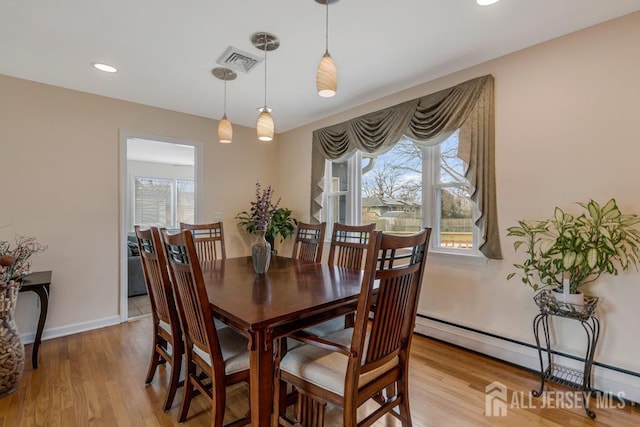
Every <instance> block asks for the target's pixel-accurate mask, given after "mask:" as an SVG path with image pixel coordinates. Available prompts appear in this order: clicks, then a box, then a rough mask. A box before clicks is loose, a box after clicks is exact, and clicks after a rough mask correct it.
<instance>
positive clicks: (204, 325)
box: [161, 230, 224, 375]
mask: <svg viewBox="0 0 640 427" xmlns="http://www.w3.org/2000/svg"><path fill="white" fill-rule="evenodd" d="M161 237H162V243H163V248H164V251H165V254H166V257H167V263H168V265H169V272H170V274H171V283H172V285H173V292H174V294H175V296H176V302H177V305H178V313H179V314H180V324H181V325H182V332H183V334H184V340H185V347H187V348H188V349H189V348H191V346H197V347H198V348H200V349H201V350H202V351H204V352H206V353H209V354H210V355H211V363H212V366H213V370H214V373H215V375H224V362H223V359H222V354H221V351H220V344H219V341H218V334H217V332H216V328H215V325H214V322H213V313H212V310H211V306H210V303H209V297H208V295H207V289H206V288H205V284H204V279H203V276H202V269H201V267H200V263H199V261H198V255H197V254H196V248H195V244H194V241H193V235H192V234H191V232H190V231H189V230H182V231H180V232H179V233H176V234H169V233H168V232H167V230H161Z"/></svg>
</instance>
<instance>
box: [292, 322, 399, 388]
mask: <svg viewBox="0 0 640 427" xmlns="http://www.w3.org/2000/svg"><path fill="white" fill-rule="evenodd" d="M352 334H353V328H348V329H344V330H342V331H340V332H336V333H333V334H330V335H327V336H325V337H324V338H325V339H327V340H329V341H333V342H335V343H338V344H342V345H346V346H350V345H351V336H352ZM368 341H369V339H368V336H367V342H368ZM366 346H367V343H365V348H366ZM363 359H364V358H363ZM347 363H348V357H347V356H345V355H344V354H342V353H338V352H333V351H330V350H325V349H322V348H319V347H315V346H313V345H311V344H305V345H303V346H300V347H296V348H294V349H292V350H290V351H289V352H288V353H287V354H286V355H285V356H284V357H283V358H282V362H281V363H280V369H282V370H283V371H284V372H287V373H289V374H291V375H295V376H297V377H299V378H301V379H303V380H305V381H307V382H309V383H312V384H314V385H317V386H318V387H322V388H324V389H326V390H329V391H331V392H333V393H335V394H337V395H339V396H343V395H344V383H345V376H346V373H347ZM397 365H398V358H397V357H395V358H393V359H392V360H390V361H389V362H387V363H385V364H384V365H382V366H380V367H379V368H377V369H374V370H372V371H370V372H367V373H365V374H363V375H361V376H360V379H359V381H358V385H359V386H363V385H365V384H367V383H369V382H371V381H373V380H374V379H375V378H376V377H378V376H379V375H381V374H382V373H384V372H386V371H388V370H389V369H391V368H393V367H395V366H397Z"/></svg>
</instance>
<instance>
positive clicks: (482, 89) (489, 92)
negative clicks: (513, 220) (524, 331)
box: [311, 75, 502, 259]
mask: <svg viewBox="0 0 640 427" xmlns="http://www.w3.org/2000/svg"><path fill="white" fill-rule="evenodd" d="M493 110H494V106H493V76H491V75H487V76H483V77H478V78H476V79H473V80H469V81H466V82H464V83H460V84H459V85H456V86H454V87H451V88H448V89H445V90H442V91H440V92H436V93H434V94H431V95H427V96H424V97H422V98H418V99H414V100H411V101H408V102H404V103H402V104H399V105H396V106H393V107H389V108H385V109H384V110H380V111H376V112H373V113H369V114H365V115H364V116H360V117H357V118H355V119H352V120H349V121H347V122H343V123H340V124H337V125H334V126H329V127H326V128H323V129H318V130H316V131H314V132H313V149H312V164H311V218H312V219H315V220H316V221H319V219H320V218H319V216H320V210H321V209H322V192H323V190H324V189H323V183H324V163H325V159H329V160H338V161H341V160H345V159H347V158H349V157H350V156H351V155H352V154H353V153H354V152H355V150H361V151H362V152H364V153H369V154H373V155H380V154H383V153H385V152H386V151H388V150H390V149H391V148H392V147H393V146H394V145H395V144H396V143H397V142H398V141H399V140H400V138H401V137H402V136H406V137H407V138H409V139H411V140H412V141H414V142H416V143H417V144H419V145H434V144H439V143H440V142H442V141H444V140H445V139H447V138H448V137H449V136H450V135H451V134H452V133H453V132H455V131H456V130H457V129H460V133H459V149H458V156H459V157H460V158H461V159H462V160H464V162H465V163H466V165H467V171H466V177H467V179H469V182H470V183H471V187H472V188H471V199H472V200H473V201H474V203H475V206H476V209H477V213H478V220H477V221H476V225H477V226H478V228H479V230H480V239H481V242H480V247H479V249H480V251H481V252H482V253H483V254H484V255H485V256H486V257H487V258H490V259H502V251H501V248H500V237H499V232H498V217H497V212H496V190H495V171H494V163H495V155H494V151H495V148H494V145H495V128H494V112H493Z"/></svg>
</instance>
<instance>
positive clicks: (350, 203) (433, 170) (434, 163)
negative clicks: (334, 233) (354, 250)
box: [321, 144, 487, 265]
mask: <svg viewBox="0 0 640 427" xmlns="http://www.w3.org/2000/svg"><path fill="white" fill-rule="evenodd" d="M440 147H441V144H436V145H433V146H424V147H422V226H423V227H431V228H432V229H433V230H434V232H433V233H432V234H431V241H430V243H429V246H430V249H429V254H430V255H429V256H430V257H432V258H435V259H436V260H441V261H445V262H447V263H454V264H458V263H463V264H474V265H486V264H487V258H486V257H485V256H484V255H483V254H482V253H481V252H480V250H479V240H480V229H479V228H478V227H477V226H476V225H475V222H476V220H477V214H478V210H477V208H476V207H475V203H474V204H473V208H472V218H473V233H472V242H473V247H472V248H464V249H463V248H450V247H443V246H440V244H441V240H440V233H439V232H438V230H440V220H441V216H440V215H439V214H438V210H439V207H440V206H441V203H440V196H439V195H440V193H441V191H442V189H443V188H448V187H462V188H463V187H466V188H469V192H471V188H470V185H469V184H465V183H457V182H447V183H442V182H440V179H439V176H440V175H439V174H440V155H441V153H440ZM362 159H363V156H362V152H361V151H359V150H356V152H355V153H354V154H353V155H352V156H351V157H350V158H349V159H348V160H347V162H348V166H347V169H348V175H347V176H348V180H349V182H348V183H347V191H343V192H340V193H341V194H345V195H346V204H347V206H346V212H347V215H346V217H347V223H348V224H351V225H359V224H360V223H361V218H362V175H361V169H362ZM332 164H333V161H332V160H328V159H327V160H326V161H325V175H324V176H325V189H326V188H329V189H330V188H331V177H332ZM356 166H358V167H356ZM356 190H357V191H356ZM332 195H335V193H332V192H328V191H325V192H323V208H322V210H321V220H322V221H326V222H327V234H326V236H327V239H331V230H332V228H333V227H332V226H333V224H330V221H329V220H328V216H327V212H328V208H330V200H329V197H330V196H332Z"/></svg>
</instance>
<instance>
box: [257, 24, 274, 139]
mask: <svg viewBox="0 0 640 427" xmlns="http://www.w3.org/2000/svg"><path fill="white" fill-rule="evenodd" d="M251 43H253V45H254V46H255V47H257V48H258V49H260V50H263V51H264V106H263V107H262V108H260V109H259V110H260V114H259V115H258V121H257V122H256V133H257V135H258V139H259V140H260V141H271V140H272V139H273V134H274V133H275V125H274V123H273V117H271V109H270V108H269V107H267V51H271V50H276V49H277V48H278V47H279V46H280V40H279V39H278V38H277V37H276V36H274V35H273V34H269V33H255V34H254V35H253V36H251Z"/></svg>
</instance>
